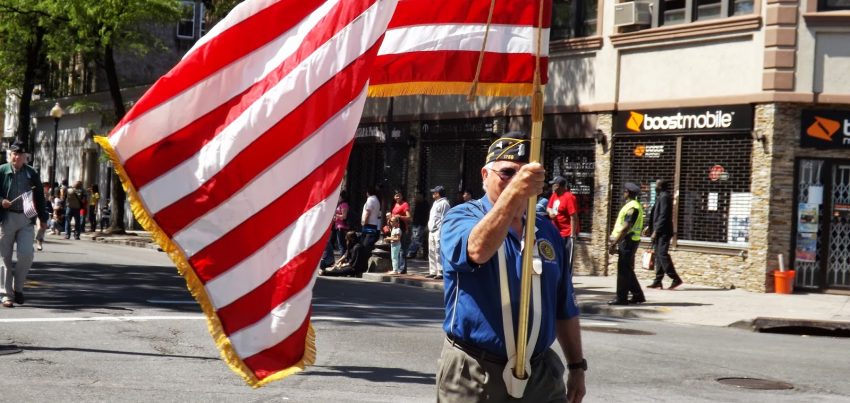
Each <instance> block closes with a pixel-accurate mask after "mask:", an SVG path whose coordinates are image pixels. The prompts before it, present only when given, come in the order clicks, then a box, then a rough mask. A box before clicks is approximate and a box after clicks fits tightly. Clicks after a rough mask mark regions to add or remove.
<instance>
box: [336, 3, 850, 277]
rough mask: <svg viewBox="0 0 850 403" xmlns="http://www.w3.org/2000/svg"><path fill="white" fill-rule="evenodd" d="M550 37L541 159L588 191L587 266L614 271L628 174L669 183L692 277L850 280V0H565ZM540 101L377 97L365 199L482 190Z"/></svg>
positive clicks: (648, 191) (648, 183)
mask: <svg viewBox="0 0 850 403" xmlns="http://www.w3.org/2000/svg"><path fill="white" fill-rule="evenodd" d="M549 45H550V46H549V49H550V64H549V77H550V79H549V83H548V85H547V86H546V108H545V113H546V119H545V123H544V134H543V139H544V141H543V147H544V156H543V159H544V161H543V162H544V165H545V166H546V169H547V172H548V175H549V176H550V177H551V176H554V175H563V176H565V177H566V178H567V179H568V181H569V182H570V183H571V184H572V186H573V189H574V192H575V193H576V194H577V196H578V198H579V200H580V204H581V207H580V217H581V224H582V225H581V242H579V244H578V246H577V250H576V256H577V262H576V270H577V271H578V272H579V273H584V274H609V273H615V272H616V267H615V265H616V256H609V255H608V254H607V253H606V248H605V243H606V239H607V237H608V234H609V233H610V230H611V227H612V225H613V221H614V218H615V217H616V212H617V211H618V210H619V208H620V207H621V206H622V202H623V201H622V200H621V194H622V191H621V189H622V185H623V184H624V183H625V182H634V183H637V184H639V185H640V186H641V188H642V189H643V192H642V195H641V202H642V203H643V204H644V205H645V206H646V207H649V206H651V205H652V203H653V202H654V197H655V195H654V190H653V189H652V188H653V186H652V184H653V182H654V181H655V180H657V179H668V180H670V181H672V182H673V184H674V186H673V188H674V211H675V213H674V216H675V217H674V226H675V228H676V236H675V237H674V240H673V246H672V248H671V255H672V257H673V260H674V262H675V264H676V267H677V269H678V270H679V272H680V274H681V275H682V277H683V278H684V279H685V281H686V282H690V283H695V284H705V285H713V286H721V287H727V288H733V287H734V288H744V289H748V290H752V291H758V292H770V291H772V290H773V271H774V270H777V269H778V268H779V266H780V263H779V259H780V256H782V259H783V261H784V264H785V266H787V267H789V268H793V269H795V270H796V273H797V275H796V280H795V282H796V286H797V287H798V288H803V289H806V290H810V291H839V292H840V291H850V190H848V189H850V4H848V3H847V2H846V1H843V0H820V1H817V0H665V1H661V0H651V1H646V2H634V3H633V2H615V1H604V2H602V1H600V2H597V1H584V2H582V1H575V0H570V1H563V0H556V1H554V9H553V27H552V29H551V36H550V44H549ZM528 102H529V101H528V100H527V99H522V98H517V99H503V98H490V99H478V100H475V101H474V102H472V103H469V102H467V101H466V99H465V98H463V97H397V98H394V99H393V100H385V99H373V100H370V102H369V103H368V105H367V110H366V112H365V114H364V118H363V122H362V128H363V130H364V133H367V132H370V133H373V134H374V135H364V136H363V137H358V139H357V141H356V144H355V148H354V152H353V154H352V158H351V165H350V170H349V177H348V179H347V183H346V187H347V189H348V190H349V193H350V194H351V195H352V196H351V199H352V200H351V201H352V206H353V208H354V210H357V209H358V208H359V205H362V201H360V199H363V197H359V198H358V193H360V192H361V190H362V189H364V186H378V187H379V188H381V189H384V191H385V192H386V193H387V194H388V193H389V192H390V190H389V189H391V188H393V189H394V188H402V189H405V190H406V192H407V194H408V195H412V194H413V193H416V192H423V191H425V192H426V193H427V189H429V188H430V187H433V186H435V185H443V186H445V187H446V189H447V190H448V192H449V197H450V198H451V200H453V201H457V200H458V199H457V198H458V194H459V193H460V192H461V191H462V190H470V191H471V192H472V193H473V195H474V196H476V197H478V196H481V194H482V191H481V189H480V182H481V178H480V168H481V165H482V164H483V159H484V151H485V150H486V145H487V144H488V143H489V141H491V140H492V139H493V138H495V136H497V135H498V134H500V133H504V132H506V131H508V130H512V129H521V130H528V128H529V127H530V124H529V118H528V110H529V109H528ZM393 132H395V133H396V136H393V135H392V133H393ZM388 133H389V134H388ZM370 159H371V161H375V164H369V163H368V162H364V161H369V160H370ZM354 172H357V174H356V175H355V174H353V173H354ZM355 177H356V178H357V179H356V180H355V179H354V178H355ZM355 212H356V211H355ZM645 241H648V240H645ZM643 246H648V243H647V242H644V245H643ZM638 271H639V276H640V277H642V278H644V279H649V278H650V277H652V274H651V273H649V272H641V270H640V269H638Z"/></svg>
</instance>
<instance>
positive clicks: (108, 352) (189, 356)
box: [20, 346, 221, 361]
mask: <svg viewBox="0 0 850 403" xmlns="http://www.w3.org/2000/svg"><path fill="white" fill-rule="evenodd" d="M20 349H21V350H26V351H77V352H83V353H99V354H122V355H138V356H143V357H163V358H188V359H193V360H209V361H219V360H221V358H220V357H200V356H193V355H174V354H153V353H140V352H136V351H116V350H98V349H93V348H76V347H32V346H20Z"/></svg>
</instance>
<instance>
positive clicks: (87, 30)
mask: <svg viewBox="0 0 850 403" xmlns="http://www.w3.org/2000/svg"><path fill="white" fill-rule="evenodd" d="M50 3H51V6H52V11H53V12H55V13H58V14H60V15H64V16H67V18H68V24H67V26H66V27H65V30H64V32H63V33H62V35H55V36H51V41H50V42H49V46H50V54H51V56H52V57H53V58H63V57H69V56H70V55H73V54H83V55H87V56H92V55H101V53H102V51H103V49H104V48H105V47H107V46H111V47H112V48H115V49H125V50H130V51H132V52H134V53H135V54H137V55H140V56H143V55H144V54H145V53H147V52H148V51H150V50H151V49H152V48H155V47H158V46H160V45H161V44H159V43H158V42H157V41H156V39H155V38H154V37H153V36H152V35H151V34H150V31H149V30H148V28H149V26H150V25H151V24H170V23H175V22H177V19H178V18H179V15H180V10H181V8H180V7H181V3H180V1H179V0H53V1H51V2H50Z"/></svg>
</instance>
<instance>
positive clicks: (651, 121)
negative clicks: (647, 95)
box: [615, 105, 753, 133]
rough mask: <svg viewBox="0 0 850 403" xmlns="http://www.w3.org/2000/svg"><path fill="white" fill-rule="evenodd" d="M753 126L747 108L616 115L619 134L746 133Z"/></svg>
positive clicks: (666, 110) (663, 110) (621, 113)
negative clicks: (744, 131)
mask: <svg viewBox="0 0 850 403" xmlns="http://www.w3.org/2000/svg"><path fill="white" fill-rule="evenodd" d="M752 125H753V108H752V107H751V106H750V105H732V106H716V107H706V108H682V109H656V110H629V111H620V112H617V117H616V121H615V130H616V131H617V132H619V133H690V132H724V131H741V130H749V129H750V128H752Z"/></svg>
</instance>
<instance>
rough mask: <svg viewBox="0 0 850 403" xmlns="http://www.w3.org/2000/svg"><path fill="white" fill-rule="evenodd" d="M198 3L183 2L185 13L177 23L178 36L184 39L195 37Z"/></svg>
mask: <svg viewBox="0 0 850 403" xmlns="http://www.w3.org/2000/svg"><path fill="white" fill-rule="evenodd" d="M196 7H197V5H196V4H195V2H194V1H184V2H183V15H181V16H180V22H178V23H177V37H178V38H182V39H195V21H196V19H195V18H196V15H195V10H196Z"/></svg>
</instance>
